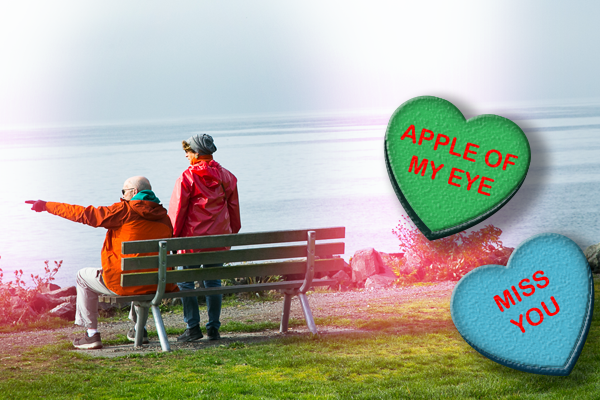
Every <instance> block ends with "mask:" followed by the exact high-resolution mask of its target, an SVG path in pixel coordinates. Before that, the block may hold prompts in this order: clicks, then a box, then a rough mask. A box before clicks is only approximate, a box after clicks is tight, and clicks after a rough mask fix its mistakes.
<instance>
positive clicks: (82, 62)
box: [0, 0, 600, 126]
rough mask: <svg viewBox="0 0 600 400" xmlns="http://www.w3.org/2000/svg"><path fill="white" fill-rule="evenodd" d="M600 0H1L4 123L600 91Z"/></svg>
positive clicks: (382, 106) (0, 107)
mask: <svg viewBox="0 0 600 400" xmlns="http://www.w3.org/2000/svg"><path fill="white" fill-rule="evenodd" d="M599 11H600V3H594V2H591V1H590V2H569V3H568V5H567V2H558V1H536V2H532V1H526V2H519V1H471V2H464V1H463V2H457V1H452V2H449V1H419V2H416V1H411V2H400V1H389V2H376V1H368V2H367V1H364V2H354V1H297V2H291V1H252V2H246V1H241V0H240V1H219V2H217V1H212V2H208V1H184V0H183V1H171V2H166V1H156V0H143V1H142V0H127V1H122V0H119V1H113V0H108V1H107V0H102V1H80V0H76V1H75V0H73V1H62V0H53V1H27V0H19V1H12V2H11V1H3V2H2V3H0V126H10V125H37V124H47V123H50V124H56V123H58V124H63V123H86V122H108V121H118V120H147V119H171V118H181V117H201V116H210V115H229V114H255V113H260V114H270V113H293V112H314V111H316V112H328V111H348V110H373V109H378V110H384V111H390V112H391V111H393V110H394V109H395V108H396V107H398V106H399V105H400V104H401V103H403V102H404V101H406V100H408V99H410V98H412V97H415V96H419V95H436V96H440V97H445V98H447V99H448V100H451V101H453V102H455V103H457V105H460V104H461V103H462V104H469V105H479V104H484V103H485V104H488V103H498V102H509V103H510V102H515V101H524V100H541V99H559V100H561V99H572V98H590V97H592V98H596V97H600V96H599V95H598V92H599V91H600V79H597V77H596V74H597V70H598V62H599V61H600V56H599V53H598V51H597V49H598V48H599V47H600V46H598V37H600V24H598V23H597V17H598V15H599Z"/></svg>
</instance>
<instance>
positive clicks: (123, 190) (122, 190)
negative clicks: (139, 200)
mask: <svg viewBox="0 0 600 400" xmlns="http://www.w3.org/2000/svg"><path fill="white" fill-rule="evenodd" d="M133 189H135V188H127V189H121V193H123V196H125V192H126V191H128V190H133Z"/></svg>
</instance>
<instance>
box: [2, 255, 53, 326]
mask: <svg viewBox="0 0 600 400" xmlns="http://www.w3.org/2000/svg"><path fill="white" fill-rule="evenodd" d="M44 263H45V264H46V266H45V268H44V273H43V274H42V275H41V276H40V275H33V274H31V280H32V282H33V286H31V287H28V286H27V284H26V282H25V281H24V280H23V270H16V271H15V278H14V281H9V282H6V283H5V282H4V281H3V279H4V272H3V271H2V269H1V268H0V326H5V325H16V324H20V323H29V322H32V319H34V318H36V317H38V315H37V314H35V313H31V312H29V311H30V309H31V307H30V305H31V302H32V301H33V299H34V298H35V295H36V294H37V293H40V292H41V291H42V289H43V288H45V287H46V286H48V284H49V283H50V282H52V281H53V280H54V276H55V275H56V273H57V272H58V270H59V269H60V267H61V265H62V260H61V261H58V262H57V261H54V267H53V268H51V267H50V262H49V261H44Z"/></svg>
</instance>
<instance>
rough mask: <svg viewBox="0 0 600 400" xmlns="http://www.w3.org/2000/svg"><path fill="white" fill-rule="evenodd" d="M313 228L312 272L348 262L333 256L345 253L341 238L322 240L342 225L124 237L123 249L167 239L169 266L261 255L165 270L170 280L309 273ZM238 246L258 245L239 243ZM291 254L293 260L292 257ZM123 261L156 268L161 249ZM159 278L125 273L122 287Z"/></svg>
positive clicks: (338, 233)
mask: <svg viewBox="0 0 600 400" xmlns="http://www.w3.org/2000/svg"><path fill="white" fill-rule="evenodd" d="M311 231H313V232H314V239H315V240H314V244H313V245H314V256H315V258H317V259H315V260H314V272H322V273H328V272H332V271H338V270H341V269H342V268H343V267H344V260H343V259H342V258H336V257H334V256H335V255H340V254H343V253H344V243H343V242H339V241H338V242H327V243H321V242H322V241H326V240H327V241H330V240H332V239H343V238H344V237H345V228H344V227H335V228H320V229H300V230H288V231H272V232H255V233H238V234H229V235H214V236H198V237H186V238H172V239H157V240H142V241H136V242H124V243H122V250H121V251H122V253H123V254H140V253H152V252H157V251H158V250H159V243H160V242H166V251H167V255H166V260H165V261H166V262H165V264H166V267H167V268H168V267H176V266H182V265H207V264H217V263H241V262H251V261H260V262H258V263H252V264H243V265H229V266H226V267H220V268H219V267H217V268H206V269H204V268H203V269H186V270H171V271H167V273H166V283H177V282H187V281H196V280H210V279H232V278H244V277H251V276H269V275H292V274H306V273H307V259H310V258H312V256H311V255H307V249H310V247H311V243H310V242H311V241H310V240H309V232H311ZM292 243H293V244H292ZM237 246H259V247H251V248H242V249H236V248H235V247H237ZM222 247H231V250H220V251H205V252H199V253H185V254H168V253H170V252H171V251H177V250H191V249H214V248H222ZM163 252H164V251H163ZM307 256H308V257H307ZM290 259H292V260H291V261H290ZM282 260H286V261H282ZM265 261H267V262H265ZM121 267H122V270H123V271H133V270H140V269H151V268H153V269H154V268H158V267H159V255H154V256H137V257H128V258H123V259H122V264H121ZM158 281H159V274H158V272H136V273H126V274H123V275H122V276H121V286H123V287H128V286H140V285H149V284H157V283H158Z"/></svg>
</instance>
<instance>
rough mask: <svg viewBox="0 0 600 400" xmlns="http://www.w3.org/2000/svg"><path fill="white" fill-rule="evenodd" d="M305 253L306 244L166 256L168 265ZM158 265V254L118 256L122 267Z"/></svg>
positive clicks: (328, 250) (339, 247) (322, 253)
mask: <svg viewBox="0 0 600 400" xmlns="http://www.w3.org/2000/svg"><path fill="white" fill-rule="evenodd" d="M343 253H344V243H343V242H337V243H321V244H317V245H316V246H315V255H316V256H318V257H327V256H331V255H334V254H343ZM301 257H306V246H305V245H299V246H280V247H263V248H254V249H239V250H224V251H207V252H203V253H187V254H171V255H168V256H167V267H178V266H181V265H206V264H218V263H229V262H243V261H260V260H276V259H281V258H301ZM150 268H158V256H142V257H132V258H123V259H121V269H122V270H123V271H133V270H138V269H150Z"/></svg>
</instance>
